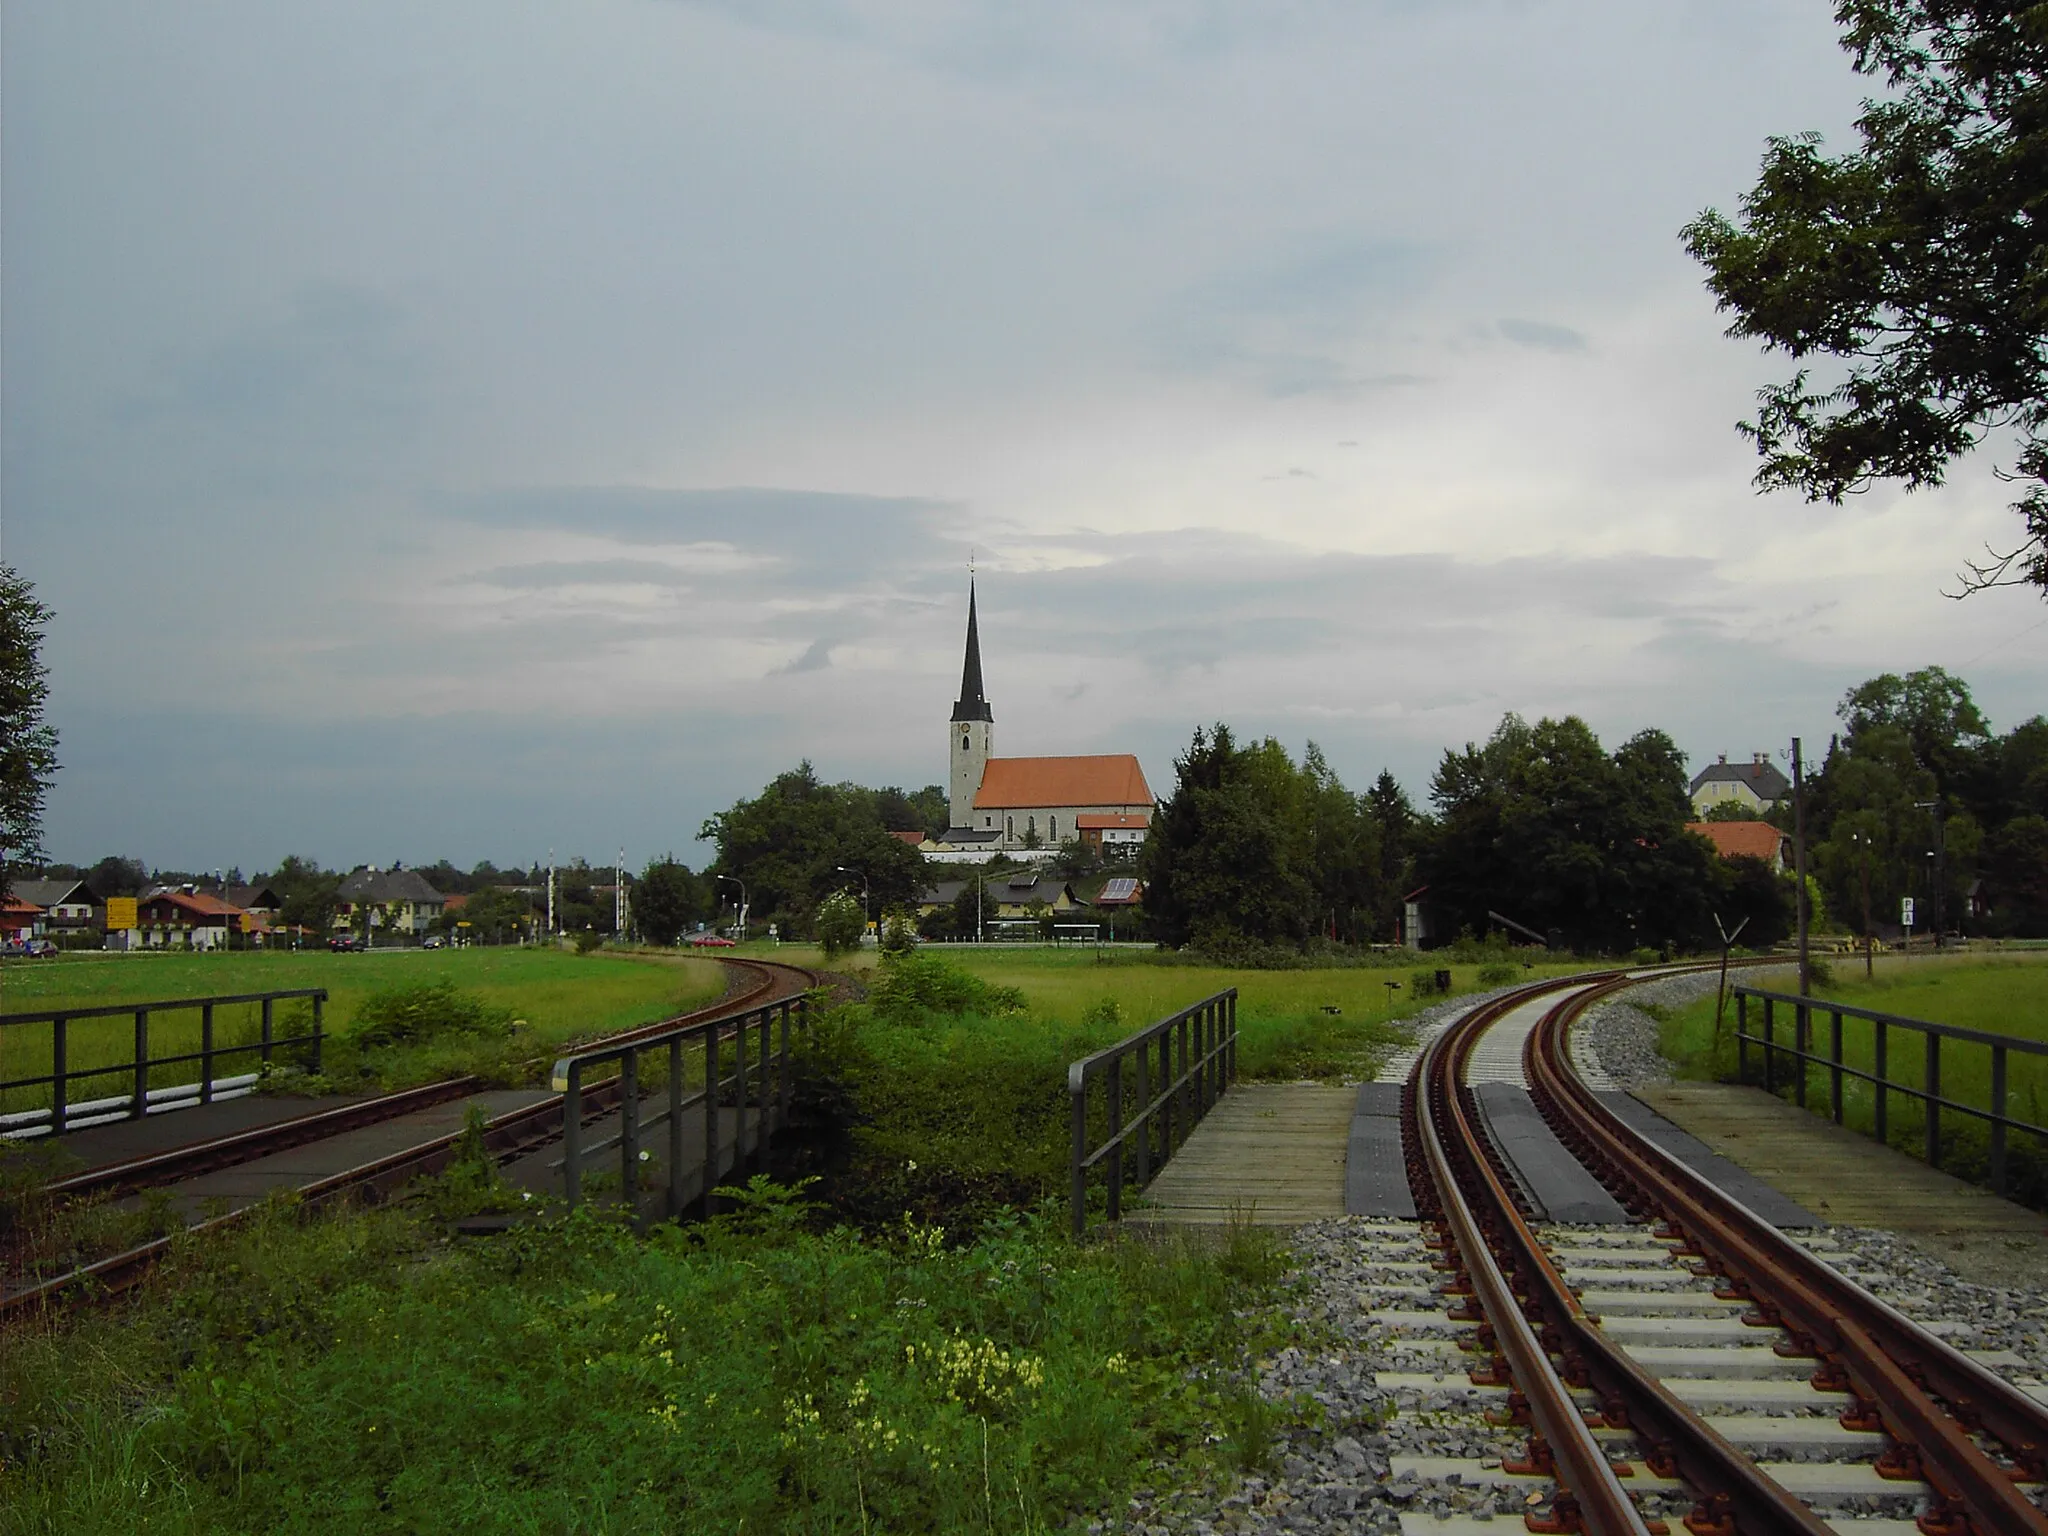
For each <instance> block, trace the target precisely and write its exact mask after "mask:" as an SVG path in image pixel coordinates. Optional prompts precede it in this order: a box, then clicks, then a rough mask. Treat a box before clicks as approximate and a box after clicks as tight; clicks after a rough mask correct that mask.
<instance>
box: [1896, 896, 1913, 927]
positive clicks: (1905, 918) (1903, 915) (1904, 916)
mask: <svg viewBox="0 0 2048 1536" xmlns="http://www.w3.org/2000/svg"><path fill="white" fill-rule="evenodd" d="M1899 926H1900V927H1901V928H1910V927H1912V926H1913V898H1912V897H1910V896H1901V897H1900V898H1899Z"/></svg>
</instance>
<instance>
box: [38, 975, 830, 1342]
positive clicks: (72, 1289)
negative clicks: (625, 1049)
mask: <svg viewBox="0 0 2048 1536" xmlns="http://www.w3.org/2000/svg"><path fill="white" fill-rule="evenodd" d="M720 963H721V964H724V965H727V966H730V967H732V968H734V969H736V970H742V971H746V972H751V973H752V974H753V975H754V976H755V977H756V980H755V982H754V985H753V986H752V987H750V988H749V989H748V990H746V991H744V992H742V993H740V994H738V995H737V996H730V995H729V996H726V997H722V998H720V999H719V1000H718V1001H717V1002H715V1003H710V1004H707V1005H706V1006H704V1007H702V1008H699V1009H695V1010H693V1011H692V1012H690V1013H685V1014H679V1015H677V1016H676V1017H675V1018H674V1019H670V1020H664V1021H663V1022H661V1023H658V1024H650V1025H643V1026H638V1027H636V1028H635V1029H632V1030H627V1031H624V1032H622V1033H621V1034H619V1035H612V1036H607V1037H605V1040H604V1041H602V1042H597V1043H599V1044H605V1043H610V1042H613V1041H620V1040H631V1039H636V1038H639V1037H640V1036H642V1035H644V1034H646V1033H648V1032H650V1031H659V1030H663V1029H671V1028H674V1027H675V1026H676V1025H678V1024H681V1023H684V1022H687V1021H689V1020H692V1019H697V1018H700V1017H701V1018H705V1019H706V1021H707V1022H711V1021H715V1020H716V1019H718V1018H719V1017H720V1016H722V1015H724V1014H728V1013H736V1012H744V1011H746V1010H748V1009H751V1008H758V1007H761V1006H763V1005H764V1004H767V1003H773V1002H776V1001H779V1000H780V998H781V997H782V996H784V995H788V994H790V993H794V992H797V991H803V990H808V989H809V988H810V987H812V986H815V985H816V984H817V980H818V978H817V977H816V975H815V974H813V973H812V972H810V971H807V970H804V969H802V968H801V967H799V966H793V965H785V964H782V963H781V962H779V961H760V960H724V959H721V961H720ZM791 978H795V982H794V984H792V981H791ZM622 1081H623V1079H620V1078H611V1079H607V1080H605V1081H603V1082H600V1083H597V1084H595V1085H593V1086H592V1087H591V1088H589V1089H586V1090H585V1091H584V1093H583V1095H582V1114H581V1119H582V1120H584V1121H586V1122H587V1121H590V1120H595V1119H598V1118H601V1117H602V1116H603V1115H605V1114H607V1113H609V1112H610V1111H611V1110H612V1109H613V1108H614V1107H615V1105H616V1100H617V1099H618V1096H619V1088H620V1085H621V1083H622ZM427 1086H428V1088H429V1089H432V1088H437V1087H445V1086H447V1085H446V1084H429V1085H427ZM413 1091H414V1092H420V1091H423V1090H413ZM391 1097H399V1095H393V1096H391ZM351 1107H354V1108H364V1107H367V1106H351ZM411 1107H413V1108H418V1107H420V1106H419V1105H417V1104H415V1105H413V1106H411ZM564 1113H565V1103H564V1098H563V1096H562V1095H561V1094H553V1095H551V1096H549V1097H548V1098H545V1099H542V1100H540V1101H538V1102H536V1103H533V1104H528V1105H525V1106H523V1107H521V1108H519V1109H514V1110H510V1111H508V1112H506V1113H505V1114H502V1115H499V1116H497V1117H496V1118H494V1119H492V1120H489V1121H486V1122H485V1123H484V1126H483V1128H482V1130H483V1136H484V1145H485V1149H486V1150H487V1151H489V1152H491V1153H492V1154H493V1156H495V1157H496V1158H497V1159H498V1160H499V1161H501V1162H503V1161H507V1160H509V1159H511V1158H513V1157H517V1156H520V1155H523V1154H525V1153H527V1152H531V1151H533V1150H535V1149H536V1148H538V1147H542V1146H545V1145H547V1144H548V1143H549V1142H550V1141H552V1140H554V1139H556V1138H557V1137H559V1136H561V1135H562V1134H563V1125H562V1120H563V1116H564ZM386 1118H389V1117H388V1116H387V1117H386ZM301 1123H303V1122H302V1121H286V1122H284V1127H282V1128H289V1127H291V1126H293V1125H297V1124H301ZM268 1129H272V1130H275V1129H280V1127H271V1128H268ZM467 1134H468V1129H467V1127H465V1128H464V1129H463V1130H461V1131H454V1132H450V1133H448V1134H446V1135H443V1136H436V1137H433V1138H431V1139H429V1140H427V1141H424V1142H421V1143H419V1144H418V1145H417V1146H413V1147H408V1148H405V1149H403V1150H401V1151H398V1152H394V1153H392V1154H390V1155H388V1156H386V1157H381V1158H378V1159H375V1160H374V1161H372V1162H368V1163H362V1164H359V1165H357V1166H356V1167H353V1168H348V1169H343V1170H342V1171H340V1172H338V1173H334V1174H330V1175H328V1176H327V1177H325V1178H322V1179H319V1180H316V1181H315V1182H313V1183H311V1184H307V1185H303V1186H301V1187H300V1188H298V1189H297V1190H294V1191H293V1192H292V1194H293V1197H294V1198H295V1199H296V1200H297V1201H298V1203H299V1208H300V1209H301V1210H313V1209H318V1208H319V1207H321V1206H323V1205H326V1204H328V1203H330V1202H332V1201H334V1200H336V1199H339V1198H343V1197H350V1196H354V1195H356V1194H361V1193H364V1192H371V1193H385V1192H388V1191H390V1190H392V1189H395V1188H398V1187H399V1186H401V1185H403V1184H405V1183H407V1182H409V1181H410V1180H412V1179H414V1178H417V1177H419V1176H421V1175H422V1174H427V1173H434V1172H438V1171H439V1170H440V1169H441V1168H442V1167H445V1166H446V1164H447V1162H448V1160H449V1158H450V1157H451V1156H452V1155H453V1153H454V1149H455V1146H456V1143H457V1142H459V1141H460V1140H461V1139H462V1138H463V1137H464V1136H465V1135H467ZM223 1139H229V1138H223ZM296 1144H298V1143H294V1145H296ZM187 1150H193V1149H187ZM266 1150H274V1149H266ZM258 1155H261V1154H260V1153H251V1154H250V1156H251V1157H253V1156H258ZM248 1160H249V1159H248V1158H242V1159H239V1160H238V1161H248ZM262 1204H263V1202H261V1201H258V1202H256V1203H254V1204H251V1205H247V1206H244V1207H242V1208H241V1209H240V1210H235V1211H229V1212H227V1213H226V1214H224V1215H221V1216H216V1217H212V1218H210V1219H208V1220H206V1221H202V1222H197V1223H195V1224H193V1225H192V1226H189V1227H185V1228H182V1229H181V1230H179V1231H177V1232H174V1233H170V1234H168V1235H166V1236H164V1237H159V1238H155V1239H152V1240H151V1241H149V1242H147V1243H142V1244H139V1245H137V1246H136V1247H134V1248H131V1249H128V1250H126V1251H125V1252H122V1253H117V1254H112V1255H109V1256H108V1257H106V1258H103V1259H98V1260H95V1261H94V1262H93V1263H90V1264H85V1265H81V1266H79V1267H78V1268H76V1269H73V1270H69V1271H66V1272H65V1273H64V1274H62V1275H57V1276H53V1277H52V1278H50V1279H48V1280H45V1281H41V1282H39V1283H38V1284H36V1285H34V1286H30V1287H25V1288H24V1289H22V1290H19V1291H15V1292H13V1293H11V1294H6V1295H0V1322H4V1321H7V1320H9V1319H13V1318H17V1317H20V1316H23V1315H26V1314H29V1313H32V1312H36V1311H39V1310H42V1309H44V1308H46V1307H48V1306H49V1305H51V1304H59V1305H70V1304H76V1303H77V1302H79V1301H82V1300H85V1299H95V1300H98V1299H107V1298H111V1297H113V1296H116V1295H119V1294H121V1293H122V1292H125V1291H128V1290H131V1289H133V1288H134V1287H135V1286H137V1285H139V1284H140V1283H141V1282H142V1280H143V1279H144V1278H145V1277H146V1276H147V1275H148V1274H149V1273H150V1272H152V1271H153V1270H154V1269H155V1268H156V1266H157V1265H158V1264H159V1263H161V1262H162V1261H163V1259H164V1258H165V1257H167V1256H168V1255H169V1254H170V1253H171V1252H172V1250H173V1247H174V1245H175V1244H177V1243H179V1242H181V1241H184V1240H186V1239H190V1238H194V1237H199V1236H200V1235H202V1234H207V1235H211V1234H214V1233H218V1232H223V1231H226V1230H227V1229H229V1228H231V1227H233V1226H235V1225H236V1224H237V1223H239V1222H242V1221H244V1220H246V1219H248V1217H249V1216H250V1215H252V1214H253V1213H254V1212H256V1211H257V1210H259V1209H260V1208H261V1206H262Z"/></svg>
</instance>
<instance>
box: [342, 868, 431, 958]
mask: <svg viewBox="0 0 2048 1536" xmlns="http://www.w3.org/2000/svg"><path fill="white" fill-rule="evenodd" d="M335 894H336V896H337V897H338V903H337V905H336V907H335V910H334V926H335V927H336V928H340V929H351V930H352V929H357V928H361V929H363V930H364V931H365V932H367V933H368V934H370V935H371V936H372V937H373V938H374V937H376V936H377V935H383V936H385V937H387V938H391V939H397V940H412V939H417V938H419V937H421V936H422V935H424V934H426V933H428V932H430V931H431V930H433V929H434V928H435V927H437V926H438V925H439V923H440V920H441V913H442V911H443V910H444V909H445V908H446V907H447V905H448V898H447V897H445V896H443V895H442V894H441V893H440V892H439V891H437V890H435V889H434V888H433V887H432V886H431V885H429V884H428V883H427V878H426V876H424V875H422V874H421V873H420V872H419V871H418V870H416V869H397V868H394V869H382V870H380V869H378V868H377V867H376V866H375V865H370V866H368V867H366V868H363V869H358V870H356V871H354V872H353V873H351V874H350V875H349V876H348V878H346V879H345V880H343V881H342V882H341V887H340V889H339V890H338V891H337V892H336V893H335Z"/></svg>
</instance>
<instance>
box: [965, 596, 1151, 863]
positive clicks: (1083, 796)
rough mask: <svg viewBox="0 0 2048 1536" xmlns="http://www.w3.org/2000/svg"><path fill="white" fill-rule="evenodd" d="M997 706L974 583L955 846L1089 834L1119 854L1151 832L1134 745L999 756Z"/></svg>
mask: <svg viewBox="0 0 2048 1536" xmlns="http://www.w3.org/2000/svg"><path fill="white" fill-rule="evenodd" d="M994 751H995V712H994V711H993V710H992V709H990V708H989V703H988V696H987V694H986V693H985V692H984V691H983V689H982V682H981V626H980V622H979V620H978V618H977V616H976V614H975V604H974V584H973V582H971V581H970V582H969V583H968V585H967V661H966V664H965V666H964V667H963V668H962V669H961V673H960V697H959V699H958V701H957V702H955V703H954V705H953V718H952V720H951V722H950V723H949V724H948V725H947V727H946V756H947V759H948V761H949V765H950V767H949V771H948V773H947V776H946V783H947V795H948V800H949V803H950V806H951V814H950V821H951V825H950V826H949V827H948V829H947V831H946V834H945V836H944V837H942V838H941V839H940V840H939V841H940V844H941V847H942V848H943V849H944V850H945V852H948V853H953V854H955V855H956V856H958V855H959V854H965V853H970V852H971V853H994V852H996V851H997V850H1002V851H1004V852H1014V851H1016V850H1018V849H1021V848H1038V847H1043V848H1053V847H1057V846H1058V845H1059V844H1060V843H1062V842H1064V841H1066V840H1067V839H1069V838H1074V837H1079V838H1081V839H1082V840H1083V841H1085V842H1089V843H1093V844H1096V845H1098V846H1100V847H1101V848H1102V849H1103V850H1104V851H1106V852H1111V853H1118V852H1121V853H1128V852H1131V851H1134V850H1135V849H1136V847H1137V845H1139V844H1141V843H1143V842H1144V840H1145V829H1146V828H1147V827H1148V826H1150V825H1151V821H1152V791H1151V789H1150V788H1149V787H1148V786H1147V785H1146V783H1145V770H1144V769H1142V768H1140V767H1139V766H1138V760H1137V758H1136V757H1134V756H1132V755H1131V754H1130V753H1128V752H1116V753H1109V754H1106V755H1104V756H1100V757H996V756H994V755H993V754H994Z"/></svg>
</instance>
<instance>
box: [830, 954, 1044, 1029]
mask: <svg viewBox="0 0 2048 1536" xmlns="http://www.w3.org/2000/svg"><path fill="white" fill-rule="evenodd" d="M868 1006H869V1007H870V1008H872V1009H873V1010H874V1012H875V1015H876V1017H878V1018H882V1019H886V1020H888V1021H889V1022H890V1023H892V1024H916V1023H921V1022H923V1021H925V1020H928V1019H932V1018H942V1017H943V1018H955V1019H957V1018H960V1017H962V1016H963V1015H965V1014H969V1013H979V1014H984V1015H987V1016H990V1017H997V1016H1000V1015H1004V1014H1013V1013H1021V1012H1023V1010H1024V994H1023V993H1022V992H1021V991H1019V990H1018V989H1017V988H1016V987H999V986H994V985H991V984H990V983H988V982H986V981H983V980H982V979H981V978H980V977H979V976H976V975H974V974H972V973H971V972H968V971H963V970H961V969H960V968H959V967H958V966H956V965H948V964H947V963H946V962H945V961H944V960H941V959H940V958H939V957H938V956H937V955H904V956H901V957H900V958H898V959H894V960H891V961H890V962H889V963H888V964H887V965H885V966H884V967H883V968H882V971H881V974H880V975H878V976H877V977H876V978H875V982H874V985H873V986H871V987H869V989H868Z"/></svg>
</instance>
